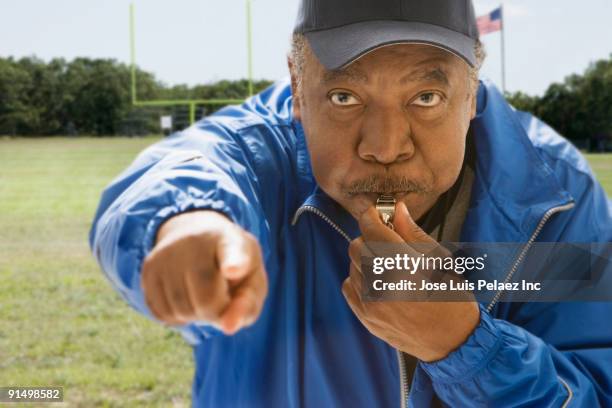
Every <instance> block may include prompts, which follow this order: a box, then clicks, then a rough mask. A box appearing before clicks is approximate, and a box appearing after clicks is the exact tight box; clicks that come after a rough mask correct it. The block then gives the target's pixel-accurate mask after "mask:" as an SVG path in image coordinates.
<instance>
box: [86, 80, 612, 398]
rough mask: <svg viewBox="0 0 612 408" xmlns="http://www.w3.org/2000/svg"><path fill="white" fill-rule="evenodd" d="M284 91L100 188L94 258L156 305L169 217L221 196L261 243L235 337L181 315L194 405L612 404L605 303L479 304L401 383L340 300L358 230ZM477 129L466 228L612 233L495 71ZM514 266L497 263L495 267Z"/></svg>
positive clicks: (260, 98)
mask: <svg viewBox="0 0 612 408" xmlns="http://www.w3.org/2000/svg"><path fill="white" fill-rule="evenodd" d="M291 100H292V99H291V92H290V86H289V83H288V82H281V83H278V84H276V85H274V86H272V87H270V88H268V89H267V90H265V91H264V92H262V93H261V94H259V95H256V96H254V97H252V98H251V99H249V100H247V101H246V102H245V103H244V104H243V105H242V106H233V107H227V108H225V109H223V110H221V111H220V112H218V113H217V114H215V115H213V116H210V117H208V118H206V119H204V120H202V121H200V122H198V123H196V124H195V125H194V126H192V127H190V128H188V129H186V130H185V131H183V132H180V133H178V134H176V135H174V136H171V137H169V138H167V139H164V140H162V141H160V142H158V143H156V144H154V145H153V146H151V147H149V148H148V149H146V150H145V151H144V152H142V153H141V154H140V155H139V156H138V158H137V159H136V160H135V161H134V163H133V164H132V165H131V166H130V167H129V168H128V169H127V170H126V171H124V172H123V173H122V174H121V175H120V176H119V177H118V178H117V179H115V180H114V181H113V182H112V183H111V185H110V186H109V187H108V188H107V189H106V190H105V191H104V193H103V195H102V199H101V202H100V206H99V209H98V211H97V214H96V217H95V220H94V223H93V227H92V230H91V235H90V245H91V248H92V250H93V252H94V254H95V256H96V258H97V260H98V262H99V263H100V265H101V268H102V269H103V271H104V272H105V274H106V276H107V277H108V279H109V280H110V282H111V283H112V285H113V286H114V287H115V288H116V289H117V290H118V291H119V293H120V294H121V295H122V296H123V297H124V298H125V300H126V301H127V302H129V304H130V305H131V306H133V307H134V308H135V309H137V310H138V311H139V312H141V313H143V314H145V315H147V316H149V317H151V314H150V311H149V310H148V309H147V306H146V304H145V302H144V299H143V292H142V289H141V287H140V269H141V263H142V260H143V258H144V257H145V256H146V255H147V253H148V252H149V251H150V249H151V246H152V242H153V239H154V234H155V232H156V229H157V228H158V226H159V225H160V224H161V223H162V222H163V221H164V220H165V219H167V218H168V217H171V216H173V215H174V214H177V213H180V212H182V211H185V210H189V209H194V208H198V209H213V210H217V211H220V212H223V213H225V214H226V215H227V216H229V217H230V218H231V219H232V220H234V221H235V222H236V223H238V224H239V225H241V226H242V227H244V228H245V229H246V230H248V231H250V232H251V233H253V234H254V235H255V236H256V237H257V238H258V239H259V242H260V243H261V246H262V249H263V252H264V258H265V264H266V268H267V272H268V274H269V285H270V286H269V295H268V297H267V299H266V302H265V306H264V309H263V312H262V314H261V317H260V318H259V320H258V321H257V322H256V323H255V324H254V325H253V326H251V327H249V328H247V329H244V330H242V331H240V332H239V333H237V334H236V335H234V336H224V335H223V334H222V333H220V332H217V331H216V330H215V329H213V328H211V327H210V326H206V325H203V324H191V325H188V326H185V327H181V328H180V330H181V332H182V334H183V335H184V337H185V338H186V339H187V340H188V341H189V342H190V344H192V345H193V352H194V358H195V360H196V372H195V378H194V382H193V404H194V406H198V407H199V406H207V407H247V406H257V407H301V406H307V407H393V406H396V407H399V406H403V405H405V404H406V402H408V404H409V405H410V406H415V407H427V406H429V405H430V403H431V401H432V395H433V393H434V392H435V393H436V394H437V395H438V396H439V398H440V399H441V400H442V401H443V402H445V403H446V404H447V405H450V406H462V407H464V406H465V407H476V406H494V407H504V406H509V407H510V406H512V407H515V406H522V407H526V406H530V407H548V406H554V407H566V406H575V407H597V406H608V407H610V406H612V320H611V316H612V303H499V302H491V303H489V304H482V305H481V321H480V324H479V326H478V327H477V328H476V330H475V331H474V333H473V334H472V335H471V337H469V339H468V340H467V341H466V343H465V344H463V345H462V346H461V347H460V348H459V349H457V350H456V351H454V352H452V353H451V354H450V355H449V356H448V357H447V358H445V359H443V360H441V361H438V362H434V363H429V364H428V363H423V362H419V364H418V366H417V368H416V370H415V372H414V377H413V382H412V384H404V381H403V378H404V375H403V373H402V372H401V368H402V367H401V365H400V363H399V360H398V353H397V352H396V350H394V349H393V348H392V347H391V346H389V345H388V344H386V343H385V342H383V341H382V340H380V339H378V338H377V337H374V336H373V335H371V334H370V333H369V332H368V331H367V330H366V329H365V328H364V327H363V326H362V324H361V323H360V322H359V321H358V320H357V318H356V317H355V316H354V315H353V313H352V312H351V310H350V309H349V307H348V305H347V303H346V301H345V299H344V297H343V296H342V293H341V284H342V282H343V280H344V279H345V278H346V277H347V276H348V271H349V258H348V253H347V249H348V244H349V240H350V239H352V238H355V237H357V236H359V235H360V233H359V229H358V227H357V224H356V222H355V220H354V219H353V218H352V217H351V216H350V215H349V214H348V213H347V212H346V211H344V210H343V209H342V208H341V207H340V206H339V205H338V204H337V203H335V202H334V201H333V200H331V199H330V198H329V197H328V196H326V195H325V194H324V193H323V192H322V191H320V190H319V189H318V188H317V186H316V184H315V181H314V179H313V176H312V172H311V168H310V164H309V156H308V152H307V150H306V146H305V141H304V134H303V130H302V128H301V126H300V125H299V123H297V122H295V121H293V120H292V117H291ZM471 126H472V129H473V135H474V138H475V143H476V149H477V163H476V179H475V182H474V187H473V189H472V197H471V204H470V208H469V210H468V214H467V217H466V220H465V224H464V226H463V229H462V232H461V240H462V241H466V242H524V243H526V248H528V246H529V245H530V243H532V242H537V241H543V242H565V241H567V242H609V241H611V240H612V208H611V204H610V202H609V201H608V198H607V197H606V195H605V193H604V191H603V190H602V188H601V186H600V185H599V184H598V183H597V181H596V180H595V178H594V176H593V174H592V172H591V170H590V169H589V166H588V164H587V163H586V161H585V159H584V158H583V157H582V156H581V155H580V153H579V152H578V151H577V150H576V149H575V148H574V147H573V146H572V145H571V144H570V143H568V142H567V141H566V140H565V139H563V138H562V137H560V136H559V135H557V134H556V133H555V132H554V131H553V130H552V129H551V128H550V127H548V126H546V125H545V124H543V123H542V122H540V121H538V120H537V119H535V118H533V117H532V116H530V115H528V114H526V113H522V112H518V111H515V110H514V109H513V108H512V107H510V106H509V105H508V104H507V103H506V101H505V100H504V98H503V96H502V95H500V93H499V91H498V90H497V89H496V88H495V87H494V86H493V85H491V84H490V83H488V82H481V85H480V89H479V94H478V115H477V117H476V118H475V119H474V120H473V121H472V123H471ZM516 263H520V259H513V260H511V262H510V263H508V264H507V265H499V278H500V280H503V279H504V278H505V277H506V275H507V274H508V272H509V271H510V270H511V268H513V267H515V264H516ZM611 290H612V288H611ZM408 390H409V391H408ZM408 393H409V397H408V401H406V395H407V394H408Z"/></svg>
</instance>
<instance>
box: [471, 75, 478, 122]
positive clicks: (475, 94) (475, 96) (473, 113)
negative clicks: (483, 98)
mask: <svg viewBox="0 0 612 408" xmlns="http://www.w3.org/2000/svg"><path fill="white" fill-rule="evenodd" d="M479 86H480V81H478V83H477V84H476V86H475V88H474V91H473V92H471V95H470V120H472V119H474V117H476V106H477V102H478V88H479Z"/></svg>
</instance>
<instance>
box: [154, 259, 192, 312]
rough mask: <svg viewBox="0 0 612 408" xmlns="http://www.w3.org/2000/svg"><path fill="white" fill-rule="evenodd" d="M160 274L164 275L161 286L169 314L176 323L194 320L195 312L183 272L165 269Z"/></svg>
mask: <svg viewBox="0 0 612 408" xmlns="http://www.w3.org/2000/svg"><path fill="white" fill-rule="evenodd" d="M162 274H163V276H164V278H163V280H162V286H163V289H164V293H165V295H166V300H167V301H168V306H169V308H170V313H171V315H172V316H173V317H174V319H175V320H176V321H177V322H178V324H187V323H188V322H189V321H190V320H194V319H195V313H194V310H193V306H192V305H191V301H190V299H189V292H187V288H186V287H185V282H184V276H183V273H180V271H173V270H168V269H166V270H164V271H162Z"/></svg>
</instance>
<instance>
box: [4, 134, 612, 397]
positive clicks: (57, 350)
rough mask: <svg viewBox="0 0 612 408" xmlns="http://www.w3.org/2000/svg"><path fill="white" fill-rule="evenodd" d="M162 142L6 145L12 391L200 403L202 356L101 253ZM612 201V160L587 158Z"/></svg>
mask: <svg viewBox="0 0 612 408" xmlns="http://www.w3.org/2000/svg"><path fill="white" fill-rule="evenodd" d="M155 140H156V139H154V138H145V139H120V138H116V139H101V138H96V139H68V138H56V139H31V140H28V139H16V140H11V139H7V140H1V139H0V322H1V324H0V386H9V385H13V386H17V385H21V386H26V385H41V386H42V385H62V386H64V393H65V399H66V401H67V402H68V405H69V406H82V407H92V406H105V407H106V406H143V407H155V406H160V407H161V406H164V407H165V406H188V405H189V404H190V390H191V381H192V376H193V362H192V357H191V349H190V348H189V346H187V344H186V343H184V341H183V340H182V339H181V338H180V336H178V335H177V334H176V333H174V332H172V331H170V330H167V329H164V328H163V327H161V326H160V325H157V324H155V323H153V322H150V321H149V320H147V319H145V318H143V317H142V316H140V315H138V314H137V313H136V312H134V311H132V309H130V308H129V307H128V306H127V305H126V304H125V303H124V302H123V301H122V300H120V299H119V297H118V295H117V294H116V293H115V292H114V291H113V290H112V289H111V287H110V285H109V284H108V282H107V281H106V280H105V279H104V277H103V275H102V273H101V272H100V271H99V269H98V266H97V264H96V263H95V261H94V260H93V257H92V256H91V255H90V253H89V248H88V246H87V233H88V230H89V226H90V222H91V220H92V217H93V213H94V211H95V208H96V206H97V203H98V199H99V196H100V193H101V191H102V189H103V188H104V186H105V185H106V184H108V182H109V181H110V180H111V179H112V178H114V177H115V176H116V175H117V174H118V173H119V172H120V171H121V170H122V169H124V168H125V166H127V165H128V164H129V163H130V162H131V161H132V159H133V158H134V157H135V155H136V154H137V153H138V152H139V151H140V150H142V149H143V148H144V147H145V146H147V145H149V144H150V143H153V142H154V141H155ZM587 157H588V158H589V161H590V162H591V164H592V166H593V168H594V170H595V172H596V173H597V174H598V176H599V178H600V180H601V181H602V183H603V184H604V186H605V188H606V190H607V192H608V194H612V155H589V156H587Z"/></svg>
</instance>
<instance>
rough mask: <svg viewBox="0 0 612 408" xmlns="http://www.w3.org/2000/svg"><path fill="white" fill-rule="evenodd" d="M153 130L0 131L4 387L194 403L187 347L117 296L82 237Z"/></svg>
mask: <svg viewBox="0 0 612 408" xmlns="http://www.w3.org/2000/svg"><path fill="white" fill-rule="evenodd" d="M155 140H156V139H153V138H146V139H64V138H62V139H37V140H27V139H17V140H0V322H1V324H0V386H9V385H12V386H17V385H21V386H26V385H41V386H42V385H63V386H64V395H65V400H66V401H67V402H68V405H69V406H82V407H92V406H126V405H127V406H142V407H154V406H160V407H161V406H163V407H167V406H189V405H190V400H191V398H190V394H191V381H192V376H193V362H192V356H191V348H190V347H189V346H188V345H187V344H186V343H185V342H184V341H183V340H182V338H181V337H180V336H179V335H178V334H176V333H174V332H173V331H170V330H167V329H164V328H163V327H161V326H160V325H158V324H155V323H153V322H151V321H149V320H147V319H146V318H143V317H141V316H140V315H139V314H137V313H136V312H134V311H133V310H132V309H131V308H129V307H128V306H127V305H126V304H125V303H124V302H123V301H122V300H120V299H119V296H118V295H117V294H116V293H115V292H114V291H113V290H112V289H111V287H110V284H109V283H108V282H107V281H106V280H105V278H104V277H103V275H102V273H101V272H100V270H99V268H98V266H97V264H96V263H95V261H94V259H93V257H92V256H91V255H90V252H89V248H88V245H87V233H88V230H89V225H90V222H91V220H92V217H93V214H94V211H95V208H96V206H97V203H98V199H99V196H100V193H101V191H102V189H103V187H104V186H105V185H106V184H108V182H109V181H110V180H111V179H112V178H114V177H115V176H116V175H117V174H118V173H119V172H120V171H121V170H122V169H123V168H125V166H127V165H128V164H129V163H130V162H131V160H132V159H133V158H134V156H135V155H136V154H137V153H138V152H139V151H140V150H142V149H143V148H144V147H145V146H146V145H148V144H150V143H152V142H154V141H155ZM0 405H1V404H0Z"/></svg>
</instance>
